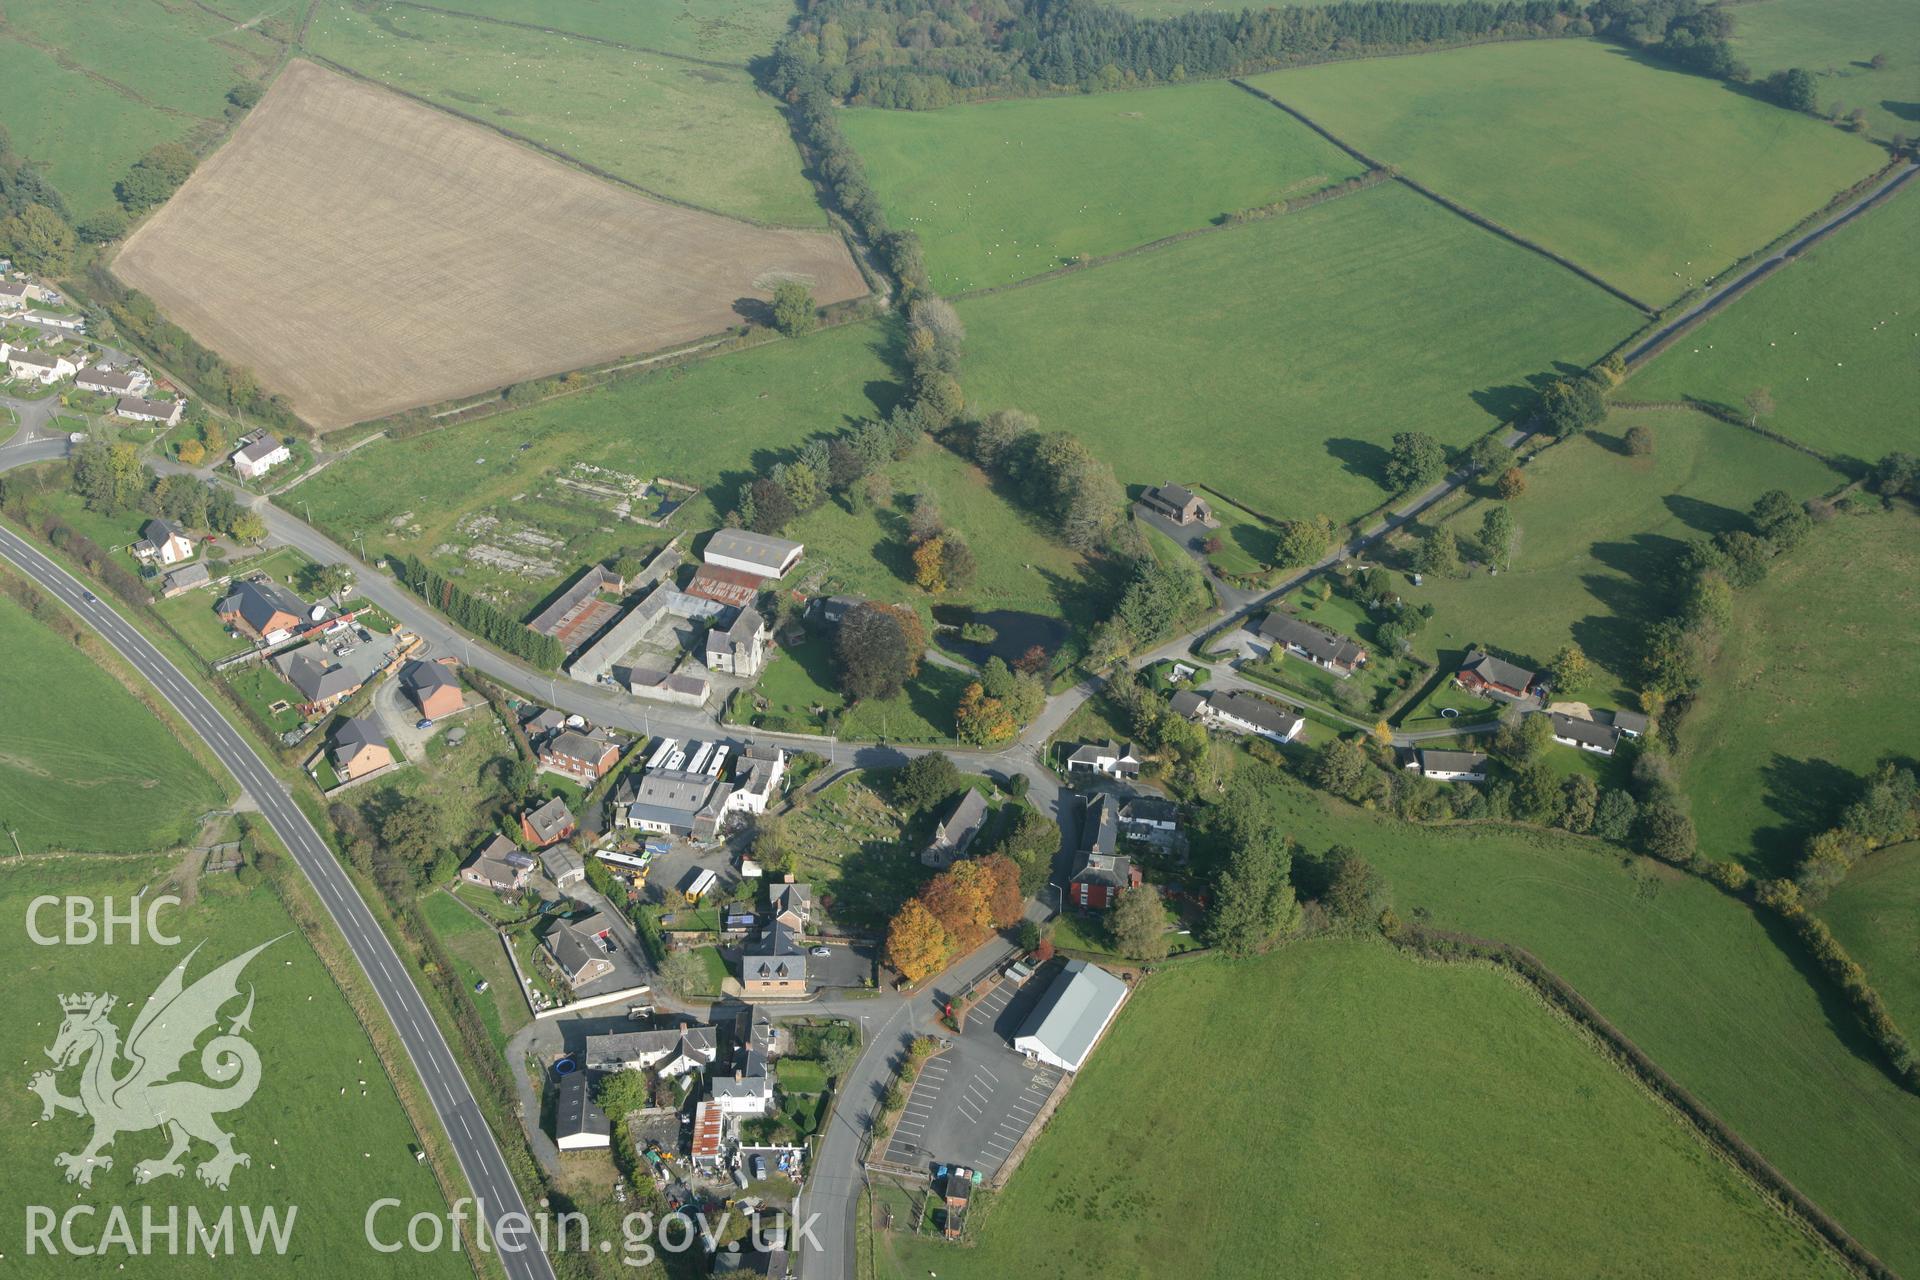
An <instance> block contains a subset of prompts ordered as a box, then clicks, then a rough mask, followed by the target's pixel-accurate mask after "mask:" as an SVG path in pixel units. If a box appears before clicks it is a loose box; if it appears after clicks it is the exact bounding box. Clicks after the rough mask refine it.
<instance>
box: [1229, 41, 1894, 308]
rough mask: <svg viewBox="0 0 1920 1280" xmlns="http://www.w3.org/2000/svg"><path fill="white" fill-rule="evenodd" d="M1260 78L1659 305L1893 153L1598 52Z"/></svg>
mask: <svg viewBox="0 0 1920 1280" xmlns="http://www.w3.org/2000/svg"><path fill="white" fill-rule="evenodd" d="M1254 83H1255V84H1257V85H1259V86H1260V87H1261V88H1263V89H1265V90H1266V91H1267V92H1268V93H1271V94H1272V95H1273V96H1274V97H1276V98H1278V99H1280V100H1281V101H1282V102H1285V103H1286V104H1287V105H1289V106H1291V107H1294V108H1296V109H1298V110H1300V111H1303V112H1305V113H1306V114H1307V115H1309V116H1311V117H1313V118H1314V119H1315V120H1317V121H1318V122H1319V123H1320V124H1322V125H1324V126H1325V127H1326V128H1328V129H1330V130H1332V131H1333V132H1334V134H1336V135H1337V136H1339V137H1340V138H1342V139H1344V140H1345V141H1347V142H1349V143H1351V144H1352V145H1354V146H1356V147H1358V148H1359V149H1360V150H1362V151H1364V152H1366V153H1367V154H1368V155H1370V156H1372V157H1373V158H1374V159H1375V160H1377V161H1380V162H1381V163H1383V164H1392V165H1398V166H1399V167H1400V168H1402V169H1403V170H1404V171H1405V172H1406V173H1407V174H1408V175H1409V176H1410V177H1413V178H1416V179H1418V180H1419V181H1421V182H1424V183H1426V184H1427V185H1429V186H1431V187H1433V188H1434V189H1435V190H1436V191H1438V192H1440V193H1441V194H1442V195H1444V196H1447V197H1448V198H1450V199H1453V200H1457V201H1459V202H1460V203H1461V204H1463V205H1466V206H1467V207H1468V208H1470V209H1473V210H1474V211H1475V212H1477V213H1480V214H1483V215H1484V216H1486V217H1488V218H1491V219H1493V220H1494V221H1495V222H1498V223H1501V224H1502V225H1504V226H1507V227H1509V228H1511V229H1512V230H1514V231H1516V232H1518V233H1520V234H1521V235H1523V236H1528V237H1531V238H1532V239H1535V240H1537V241H1539V242H1540V243H1541V244H1543V245H1545V246H1546V247H1547V248H1549V249H1552V250H1554V251H1555V252H1556V253H1560V254H1563V255H1565V256H1566V257H1568V258H1570V259H1572V260H1573V261H1574V262H1577V263H1579V264H1580V265H1581V266H1583V267H1585V268H1587V269H1588V270H1590V271H1593V272H1595V273H1597V274H1598V275H1600V276H1601V277H1602V278H1603V279H1605V280H1608V281H1610V282H1611V283H1612V284H1614V285H1616V286H1618V287H1619V288H1622V289H1625V290H1626V291H1627V292H1628V293H1630V294H1633V295H1634V296H1635V297H1637V298H1639V299H1640V300H1641V301H1642V302H1646V303H1648V304H1650V305H1653V306H1659V305H1661V304H1663V303H1665V302H1667V301H1668V300H1670V299H1672V298H1674V297H1677V296H1678V295H1680V294H1681V293H1684V292H1685V291H1686V290H1687V289H1688V288H1690V287H1692V286H1693V285H1697V284H1699V283H1701V282H1702V281H1704V280H1707V279H1710V278H1712V277H1713V276H1715V275H1718V274H1719V273H1720V272H1722V271H1724V270H1725V269H1726V268H1727V267H1729V266H1731V265H1733V263H1734V262H1736V261H1738V260H1739V259H1740V258H1742V257H1744V256H1745V255H1746V254H1748V253H1751V252H1753V251H1754V250H1755V249H1758V248H1760V247H1761V246H1762V245H1764V244H1766V243H1767V242H1768V241H1770V240H1772V239H1773V238H1774V237H1775V236H1778V235H1780V234H1781V233H1782V232H1784V231H1786V230H1787V229H1788V228H1789V227H1791V226H1792V225H1793V224H1794V223H1795V222H1797V221H1798V220H1799V219H1800V218H1802V217H1804V216H1806V215H1807V214H1809V213H1812V212H1813V211H1814V210H1815V209H1818V208H1819V207H1820V206H1821V205H1823V204H1825V203H1826V201H1827V199H1828V198H1829V197H1830V196H1832V195H1833V194H1834V193H1835V192H1838V191H1840V190H1841V189H1842V188H1844V187H1847V186H1849V185H1850V184H1852V183H1853V182H1855V181H1857V180H1858V179H1860V178H1862V177H1865V176H1866V175H1867V174H1868V173H1871V172H1872V171H1873V170H1874V169H1875V168H1877V167H1879V165H1881V164H1883V163H1884V162H1885V159H1886V154H1885V152H1883V151H1881V150H1880V149H1879V148H1878V147H1875V146H1873V145H1871V144H1870V143H1868V142H1866V141H1865V140H1863V139H1860V138H1856V137H1851V136H1848V135H1846V134H1843V133H1841V132H1839V131H1837V130H1835V129H1833V128H1831V127H1830V126H1828V125H1825V124H1822V123H1820V122H1819V121H1816V120H1813V119H1811V118H1809V117H1807V116H1804V115H1799V114H1796V113H1794V112H1791V111H1785V110H1782V109H1781V108H1779V107H1775V106H1771V105H1769V104H1767V103H1764V102H1761V101H1758V100H1757V99H1754V98H1750V97H1747V96H1744V95H1742V94H1738V93H1735V92H1733V91H1732V90H1730V89H1729V88H1727V86H1725V85H1722V84H1717V83H1715V82H1714V81H1712V80H1708V79H1704V78H1702V77H1700V76H1694V75H1688V74H1686V73H1683V72H1679V71H1669V70H1664V69H1660V68H1656V67H1653V66H1651V65H1648V64H1645V63H1641V62H1638V61H1636V60H1635V59H1634V58H1633V57H1631V56H1630V55H1629V54H1627V53H1626V52H1625V51H1624V50H1622V49H1619V48H1617V47H1613V46H1609V45H1604V44H1599V43H1597V42H1593V41H1584V40H1531V41H1524V42H1520V43H1515V44H1496V45H1484V46H1481V47H1478V48H1472V49H1460V50H1454V51H1450V52H1445V53H1432V54H1425V55H1422V56H1420V57H1417V58H1382V59H1373V60H1368V61H1362V62H1347V63H1334V64H1329V65H1326V66H1319V67H1307V68H1303V69H1300V70H1295V71H1280V72H1273V73H1270V74H1268V75H1265V76H1260V77H1258V78H1257V79H1256V80H1255V81H1254Z"/></svg>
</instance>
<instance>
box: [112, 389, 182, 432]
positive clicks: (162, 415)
mask: <svg viewBox="0 0 1920 1280" xmlns="http://www.w3.org/2000/svg"><path fill="white" fill-rule="evenodd" d="M186 407H187V402H186V401H185V400H147V399H144V398H142V397H140V396H121V397H120V399H119V400H118V401H116V402H115V403H114V406H113V411H114V412H115V413H116V414H118V415H119V416H120V417H122V418H129V419H131V420H132V421H134V422H158V423H160V424H161V425H162V426H167V427H176V426H179V425H180V413H181V411H182V410H183V409H185V408H186Z"/></svg>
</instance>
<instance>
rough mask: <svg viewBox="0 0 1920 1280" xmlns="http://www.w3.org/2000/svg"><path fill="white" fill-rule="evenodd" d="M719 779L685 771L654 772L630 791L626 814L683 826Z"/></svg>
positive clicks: (705, 801) (660, 770) (699, 808)
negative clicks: (631, 795)
mask: <svg viewBox="0 0 1920 1280" xmlns="http://www.w3.org/2000/svg"><path fill="white" fill-rule="evenodd" d="M717 785H719V779H717V778H714V777H711V776H710V775H708V774H705V773H689V772H688V771H687V770H685V769H655V770H654V771H653V772H652V773H649V774H647V775H646V776H645V777H643V778H641V779H640V784H639V786H637V787H635V788H634V790H633V801H632V806H631V808H630V809H629V813H630V815H631V816H632V817H634V818H636V819H641V818H644V819H649V820H651V821H654V822H675V821H680V822H684V821H686V820H687V819H689V818H691V817H692V816H693V815H694V814H696V813H698V812H700V810H701V809H702V808H704V807H705V806H706V803H707V800H708V799H709V798H710V797H711V796H712V795H713V789H714V787H716V786H717Z"/></svg>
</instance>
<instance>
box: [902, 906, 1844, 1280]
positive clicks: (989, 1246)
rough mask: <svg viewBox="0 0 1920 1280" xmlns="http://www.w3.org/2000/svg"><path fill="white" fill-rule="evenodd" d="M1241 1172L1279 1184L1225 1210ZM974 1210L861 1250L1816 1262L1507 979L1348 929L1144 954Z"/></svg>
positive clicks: (1827, 1269) (963, 1258)
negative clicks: (936, 1228) (1218, 948)
mask: <svg viewBox="0 0 1920 1280" xmlns="http://www.w3.org/2000/svg"><path fill="white" fill-rule="evenodd" d="M1250 991H1258V992H1266V993H1270V995H1269V998H1255V999H1248V998H1247V997H1248V993H1249V992H1250ZM1224 1008H1234V1009H1237V1010H1238V1013H1237V1015H1236V1016H1235V1017H1232V1018H1222V1017H1221V1016H1220V1010H1221V1009H1224ZM1249 1058H1252V1059H1254V1060H1257V1061H1259V1062H1260V1063H1261V1064H1262V1065H1261V1070H1259V1071H1258V1072H1245V1071H1205V1072H1199V1073H1195V1074H1193V1075H1191V1076H1190V1077H1189V1078H1187V1079H1186V1081H1185V1082H1184V1084H1183V1086H1182V1087H1181V1088H1179V1089H1168V1088H1166V1087H1165V1085H1166V1071H1167V1067H1168V1064H1169V1063H1175V1062H1205V1061H1213V1062H1227V1061H1245V1060H1248V1059H1249ZM1414 1153H1417V1157H1416V1156H1415V1154H1414ZM1410 1159H1411V1160H1413V1161H1414V1162H1415V1163H1417V1164H1418V1166H1419V1167H1418V1170H1417V1171H1415V1170H1414V1169H1413V1168H1411V1167H1410V1166H1409V1160H1410ZM1252 1186H1272V1187H1275V1188H1278V1187H1284V1188H1285V1189H1286V1190H1285V1193H1284V1194H1273V1195H1269V1196H1265V1197H1262V1198H1261V1206H1260V1211H1259V1212H1258V1213H1251V1214H1250V1213H1248V1212H1247V1208H1248V1201H1247V1197H1246V1194H1245V1192H1246V1190H1247V1188H1249V1187H1252ZM976 1212H978V1211H976ZM1622 1221H1630V1222H1632V1223H1633V1229H1632V1230H1631V1231H1625V1232H1623V1231H1622V1230H1621V1229H1620V1224H1621V1223H1622ZM974 1232H975V1234H976V1235H977V1237H978V1240H979V1247H978V1248H974V1249H952V1248H947V1247H941V1246H938V1245H934V1244H930V1243H928V1244H922V1243H918V1242H915V1243H913V1244H910V1245H909V1244H905V1243H903V1242H902V1241H903V1238H902V1237H898V1236H883V1237H882V1239H881V1246H882V1249H883V1250H887V1251H889V1252H891V1254H892V1257H891V1259H890V1261H891V1262H892V1263H893V1266H892V1267H891V1268H890V1269H888V1268H884V1267H883V1271H886V1270H890V1272H891V1274H893V1275H896V1276H901V1277H905V1276H918V1275H920V1274H922V1273H923V1272H924V1271H926V1270H928V1269H929V1267H933V1268H936V1269H937V1270H938V1271H939V1272H940V1274H941V1275H943V1276H948V1277H952V1278H954V1280H967V1278H968V1277H974V1276H983V1277H984V1276H1001V1275H1014V1274H1023V1275H1045V1276H1048V1277H1058V1278H1059V1280H1071V1278H1077V1277H1082V1276H1085V1277H1095V1276H1099V1277H1135V1276H1140V1277H1144V1276H1154V1275H1163V1274H1166V1271H1165V1266H1166V1259H1168V1258H1170V1257H1176V1256H1177V1257H1179V1258H1181V1259H1182V1265H1181V1267H1180V1274H1182V1275H1187V1276H1196V1277H1197V1276H1207V1277H1241V1276H1244V1277H1254V1276H1262V1275H1269V1274H1272V1259H1273V1258H1275V1257H1285V1258H1286V1259H1287V1268H1286V1269H1287V1273H1288V1274H1289V1275H1299V1276H1316V1275H1386V1274H1397V1273H1399V1272H1401V1271H1403V1270H1404V1269H1405V1267H1406V1261H1407V1259H1408V1258H1410V1257H1415V1256H1417V1257H1418V1258H1419V1259H1420V1262H1419V1266H1418V1270H1419V1271H1420V1272H1421V1273H1422V1274H1426V1275H1469V1274H1470V1275H1481V1276H1487V1275H1504V1276H1524V1277H1533V1276H1537V1275H1539V1274H1540V1265H1541V1260H1542V1259H1543V1258H1550V1259H1552V1267H1553V1269H1554V1270H1556V1271H1559V1272H1563V1273H1566V1274H1599V1273H1602V1272H1604V1273H1606V1274H1608V1275H1613V1276H1677V1275H1701V1276H1706V1275H1724V1274H1728V1273H1738V1274H1742V1275H1775V1276H1805V1275H1823V1274H1838V1272H1839V1268H1838V1266H1837V1264H1836V1263H1835V1262H1833V1261H1831V1260H1830V1259H1829V1258H1827V1257H1825V1256H1823V1255H1822V1253H1821V1252H1820V1251H1819V1248H1818V1246H1817V1245H1815V1244H1814V1243H1813V1242H1812V1241H1811V1240H1810V1239H1808V1238H1807V1237H1806V1236H1804V1235H1802V1234H1800V1233H1799V1232H1798V1231H1796V1230H1795V1228H1794V1227H1793V1226H1792V1225H1791V1224H1790V1223H1788V1222H1787V1221H1786V1220H1784V1219H1783V1218H1782V1217H1781V1216H1780V1214H1779V1213H1778V1212H1777V1211H1776V1210H1774V1209H1772V1208H1771V1207H1770V1206H1769V1205H1768V1204H1767V1203H1766V1201H1765V1200H1764V1199H1763V1198H1762V1196H1761V1195H1760V1194H1759V1192H1758V1191H1757V1190H1756V1189H1755V1188H1754V1187H1753V1186H1752V1185H1751V1184H1750V1183H1747V1182H1746V1181H1744V1180H1743V1179H1742V1178H1741V1177H1740V1176H1739V1175H1738V1174H1737V1173H1736V1172H1735V1171H1734V1170H1733V1169H1732V1168H1731V1167H1730V1166H1729V1165H1728V1164H1727V1163H1726V1162H1725V1161H1723V1160H1721V1159H1719V1158H1717V1157H1716V1156H1714V1155H1713V1154H1712V1153H1711V1152H1709V1151H1708V1150H1707V1149H1706V1148H1705V1147H1704V1146H1703V1145H1702V1144H1701V1143H1700V1142H1699V1141H1698V1140H1696V1139H1695V1138H1694V1137H1693V1136H1692V1135H1691V1134H1690V1133H1688V1131H1687V1130H1686V1129H1684V1128H1683V1127H1682V1126H1681V1125H1680V1124H1678V1123H1677V1122H1676V1121H1675V1120H1674V1119H1673V1118H1672V1116H1671V1115H1670V1114H1669V1113H1668V1112H1667V1111H1665V1110H1664V1109H1663V1108H1662V1107H1661V1106H1660V1104H1658V1103H1657V1102H1656V1101H1655V1100H1654V1099H1653V1098H1652V1097H1651V1096H1650V1095H1648V1094H1647V1093H1646V1092H1645V1091H1644V1090H1643V1089H1641V1088H1640V1087H1639V1086H1638V1084H1637V1083H1636V1082H1635V1081H1634V1080H1633V1079H1632V1078H1631V1077H1629V1076H1628V1075H1626V1074H1625V1073H1624V1072H1622V1071H1620V1070H1618V1069H1617V1068H1615V1067H1614V1066H1613V1065H1612V1064H1611V1063H1609V1062H1607V1061H1606V1060H1605V1059H1603V1058H1602V1057H1601V1056H1600V1055H1599V1054H1598V1053H1597V1052H1596V1051H1595V1050H1594V1048H1593V1047H1592V1046H1591V1045H1590V1044H1589V1043H1588V1042H1587V1041H1585V1040H1584V1039H1583V1038H1582V1037H1581V1036H1580V1035H1579V1034H1578V1033H1577V1032H1575V1030H1574V1029H1573V1028H1572V1027H1570V1026H1569V1025H1568V1024H1567V1023H1565V1022H1564V1021H1562V1020H1560V1019H1557V1018H1555V1017H1554V1016H1553V1015H1552V1014H1550V1013H1549V1012H1548V1011H1547V1010H1546V1009H1545V1008H1544V1007H1543V1006H1542V1004H1541V1003H1540V1001H1539V1000H1538V999H1537V998H1536V997H1535V996H1533V994H1532V993H1531V992H1529V991H1528V990H1527V989H1525V988H1524V987H1523V986H1521V985H1520V984H1518V983H1517V982H1515V981H1514V980H1512V979H1510V978H1508V977H1506V976H1505V975H1503V974H1501V973H1500V972H1498V971H1496V970H1494V969H1492V968H1491V967H1482V966H1471V967H1469V966H1443V965H1422V964H1416V963H1414V962H1413V961H1412V960H1410V959H1407V958H1405V957H1402V956H1399V955H1396V954H1394V953H1392V952H1391V951H1389V950H1388V949H1386V948H1385V947H1384V946H1381V945H1377V944H1367V943H1361V942H1335V941H1326V942H1317V943H1312V944H1307V945H1300V946H1294V947H1291V948H1288V949H1286V950H1284V951H1281V952H1278V953H1276V954H1274V955H1270V956H1266V957H1263V958H1261V959H1257V960H1250V961H1244V962H1241V963H1237V964H1236V963H1228V962H1225V961H1217V960H1215V961H1206V962H1202V963H1195V964H1187V965H1181V966H1177V967H1174V968H1170V969H1167V970H1164V971H1163V972H1162V973H1160V974H1159V975H1157V976H1155V977H1154V978H1153V979H1151V980H1150V981H1149V982H1148V983H1147V984H1146V985H1145V986H1144V987H1143V988H1142V989H1141V990H1140V992H1139V994H1138V995H1137V996H1136V997H1135V998H1134V1000H1133V1001H1132V1003H1131V1004H1130V1006H1129V1007H1128V1008H1126V1009H1124V1010H1122V1012H1121V1014H1120V1018H1119V1020H1118V1021H1117V1022H1116V1023H1115V1024H1114V1027H1113V1029H1112V1030H1111V1031H1110V1032H1109V1033H1108V1035H1107V1038H1106V1040H1105V1041H1104V1042H1103V1043H1102V1044H1101V1045H1100V1047H1099V1049H1098V1050H1097V1051H1096V1052H1095V1053H1094V1055H1093V1058H1092V1060H1091V1061H1090V1062H1089V1063H1088V1065H1087V1066H1086V1068H1085V1069H1084V1070H1083V1071H1082V1072H1081V1073H1080V1075H1079V1078H1078V1079H1077V1080H1076V1081H1075V1083H1074V1087H1073V1091H1072V1093H1070V1094H1069V1095H1068V1096H1067V1100H1066V1101H1065V1103H1063V1104H1062V1106H1061V1108H1060V1110H1059V1112H1058V1114H1057V1115H1056V1116H1055V1118H1054V1120H1053V1121H1052V1123H1051V1124H1050V1125H1049V1126H1048V1129H1047V1133H1046V1136H1045V1137H1044V1138H1043V1139H1041V1141H1040V1142H1039V1143H1038V1144H1037V1145H1036V1146H1035V1148H1034V1150H1033V1152H1032V1154H1031V1155H1029V1156H1028V1158H1027V1160H1026V1162H1025V1163H1024V1164H1023V1165H1022V1166H1021V1168H1020V1170H1019V1172H1017V1173H1016V1174H1015V1175H1014V1177H1013V1180H1012V1181H1011V1182H1010V1183H1009V1184H1008V1187H1007V1189H1006V1191H1005V1192H1004V1193H1002V1194H1001V1195H999V1196H998V1197H996V1198H995V1200H994V1201H993V1203H992V1205H991V1208H990V1210H989V1211H988V1212H986V1213H985V1214H984V1215H982V1216H981V1217H980V1218H979V1219H978V1220H977V1221H976V1222H975V1224H974ZM1035 1257H1045V1258H1046V1259H1047V1265H1046V1266H1045V1267H1044V1268H1042V1269H1040V1270H1037V1271H1036V1270H1035V1269H1034V1267H1033V1266H1032V1264H1031V1261H1030V1260H1031V1259H1033V1258H1035Z"/></svg>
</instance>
